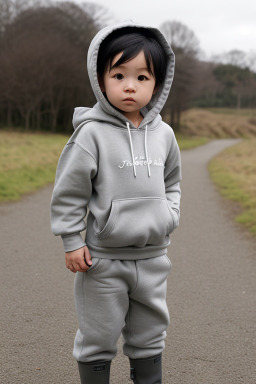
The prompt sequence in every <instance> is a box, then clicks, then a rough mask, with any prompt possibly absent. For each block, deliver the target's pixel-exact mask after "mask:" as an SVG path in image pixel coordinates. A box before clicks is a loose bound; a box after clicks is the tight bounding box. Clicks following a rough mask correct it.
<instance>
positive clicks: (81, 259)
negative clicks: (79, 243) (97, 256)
mask: <svg viewBox="0 0 256 384" xmlns="http://www.w3.org/2000/svg"><path fill="white" fill-rule="evenodd" d="M65 258H66V267H67V268H68V269H70V271H71V272H74V273H76V272H78V271H79V272H86V271H88V269H89V268H90V266H91V265H92V260H91V255H90V252H89V249H88V248H87V247H83V248H79V249H77V250H76V251H72V252H66V253H65Z"/></svg>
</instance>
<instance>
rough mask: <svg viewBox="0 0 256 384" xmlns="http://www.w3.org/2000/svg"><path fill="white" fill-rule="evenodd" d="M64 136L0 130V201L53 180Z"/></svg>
mask: <svg viewBox="0 0 256 384" xmlns="http://www.w3.org/2000/svg"><path fill="white" fill-rule="evenodd" d="M67 140H68V139H67V137H66V136H64V135H47V134H33V133H20V132H7V131H0V201H9V200H17V199H19V198H20V197H21V196H22V195H23V194H25V193H28V192H33V191H35V190H37V189H38V188H40V187H43V186H44V185H47V184H49V183H51V182H53V181H54V176H55V171H56V164H57V161H58V158H59V156H60V153H61V150H62V148H63V147H64V145H65V143H66V142H67Z"/></svg>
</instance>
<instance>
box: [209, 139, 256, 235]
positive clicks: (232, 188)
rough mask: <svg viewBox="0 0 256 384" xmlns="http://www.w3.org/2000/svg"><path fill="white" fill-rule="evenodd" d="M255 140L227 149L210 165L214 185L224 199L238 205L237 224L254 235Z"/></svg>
mask: <svg viewBox="0 0 256 384" xmlns="http://www.w3.org/2000/svg"><path fill="white" fill-rule="evenodd" d="M255 147H256V138H254V139H250V140H244V141H242V142H241V143H239V144H237V145H235V146H233V147H231V148H228V149H226V150H225V151H223V152H222V153H220V154H219V155H218V156H217V157H216V158H214V159H213V160H212V161H211V162H210V164H209V170H210V173H211V176H212V179H213V181H214V182H215V183H216V184H217V185H218V187H219V188H220V192H221V194H222V195H224V196H225V197H227V198H229V199H231V200H234V201H236V202H238V203H239V204H240V205H241V209H242V213H240V214H239V215H238V216H237V217H236V220H237V221H238V222H239V223H242V224H244V225H245V226H246V227H247V228H249V229H250V231H251V232H253V233H254V234H255V235H256V151H255Z"/></svg>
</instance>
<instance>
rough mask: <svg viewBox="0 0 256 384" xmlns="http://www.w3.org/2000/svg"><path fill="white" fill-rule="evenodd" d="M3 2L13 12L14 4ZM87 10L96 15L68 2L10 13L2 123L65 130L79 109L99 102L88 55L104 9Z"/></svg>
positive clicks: (1, 49)
mask: <svg viewBox="0 0 256 384" xmlns="http://www.w3.org/2000/svg"><path fill="white" fill-rule="evenodd" d="M4 2H5V3H6V4H7V3H9V8H8V9H9V10H11V9H12V8H11V6H12V4H13V3H14V2H15V1H14V0H4ZM16 2H18V0H16ZM19 3H20V5H21V4H23V2H22V1H20V2H19ZM27 3H28V2H26V4H27ZM24 4H25V2H24ZM24 4H23V5H24ZM88 9H90V12H92V14H90V13H89V12H87V8H86V4H84V5H83V7H82V8H81V7H79V6H78V5H76V4H73V3H70V2H64V3H56V4H52V3H48V4H46V5H44V6H43V5H41V6H36V7H34V6H25V5H24V6H23V7H21V8H19V12H14V11H11V16H10V18H9V21H8V23H6V24H5V26H4V28H2V30H3V34H2V40H1V44H0V81H1V92H0V101H1V110H0V113H1V115H2V120H3V121H6V122H8V123H9V124H10V123H11V122H12V120H13V121H16V122H17V123H18V124H19V125H23V124H24V125H25V127H26V128H27V129H28V128H30V126H31V124H32V125H33V126H35V125H36V126H37V127H38V128H40V127H42V126H43V127H47V128H48V127H51V129H52V131H55V130H56V129H57V127H58V126H62V130H63V128H64V127H65V128H67V127H70V126H71V124H70V121H71V115H72V112H73V109H74V107H75V106H77V105H83V104H86V105H92V104H93V103H94V102H95V98H94V95H93V93H92V91H91V87H90V85H89V78H88V75H87V71H86V53H87V50H88V47H89V44H90V41H91V39H92V37H93V36H94V35H95V34H96V32H97V31H98V27H97V25H96V23H95V21H94V18H95V17H96V14H97V13H96V10H97V12H98V9H99V8H92V7H91V6H90V7H88ZM93 9H94V11H93Z"/></svg>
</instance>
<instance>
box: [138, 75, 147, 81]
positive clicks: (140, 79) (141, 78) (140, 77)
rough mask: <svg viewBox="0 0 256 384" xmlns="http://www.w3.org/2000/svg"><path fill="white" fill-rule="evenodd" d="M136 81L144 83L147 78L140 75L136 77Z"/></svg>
mask: <svg viewBox="0 0 256 384" xmlns="http://www.w3.org/2000/svg"><path fill="white" fill-rule="evenodd" d="M138 80H139V81H145V80H148V78H147V76H144V75H140V76H138Z"/></svg>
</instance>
